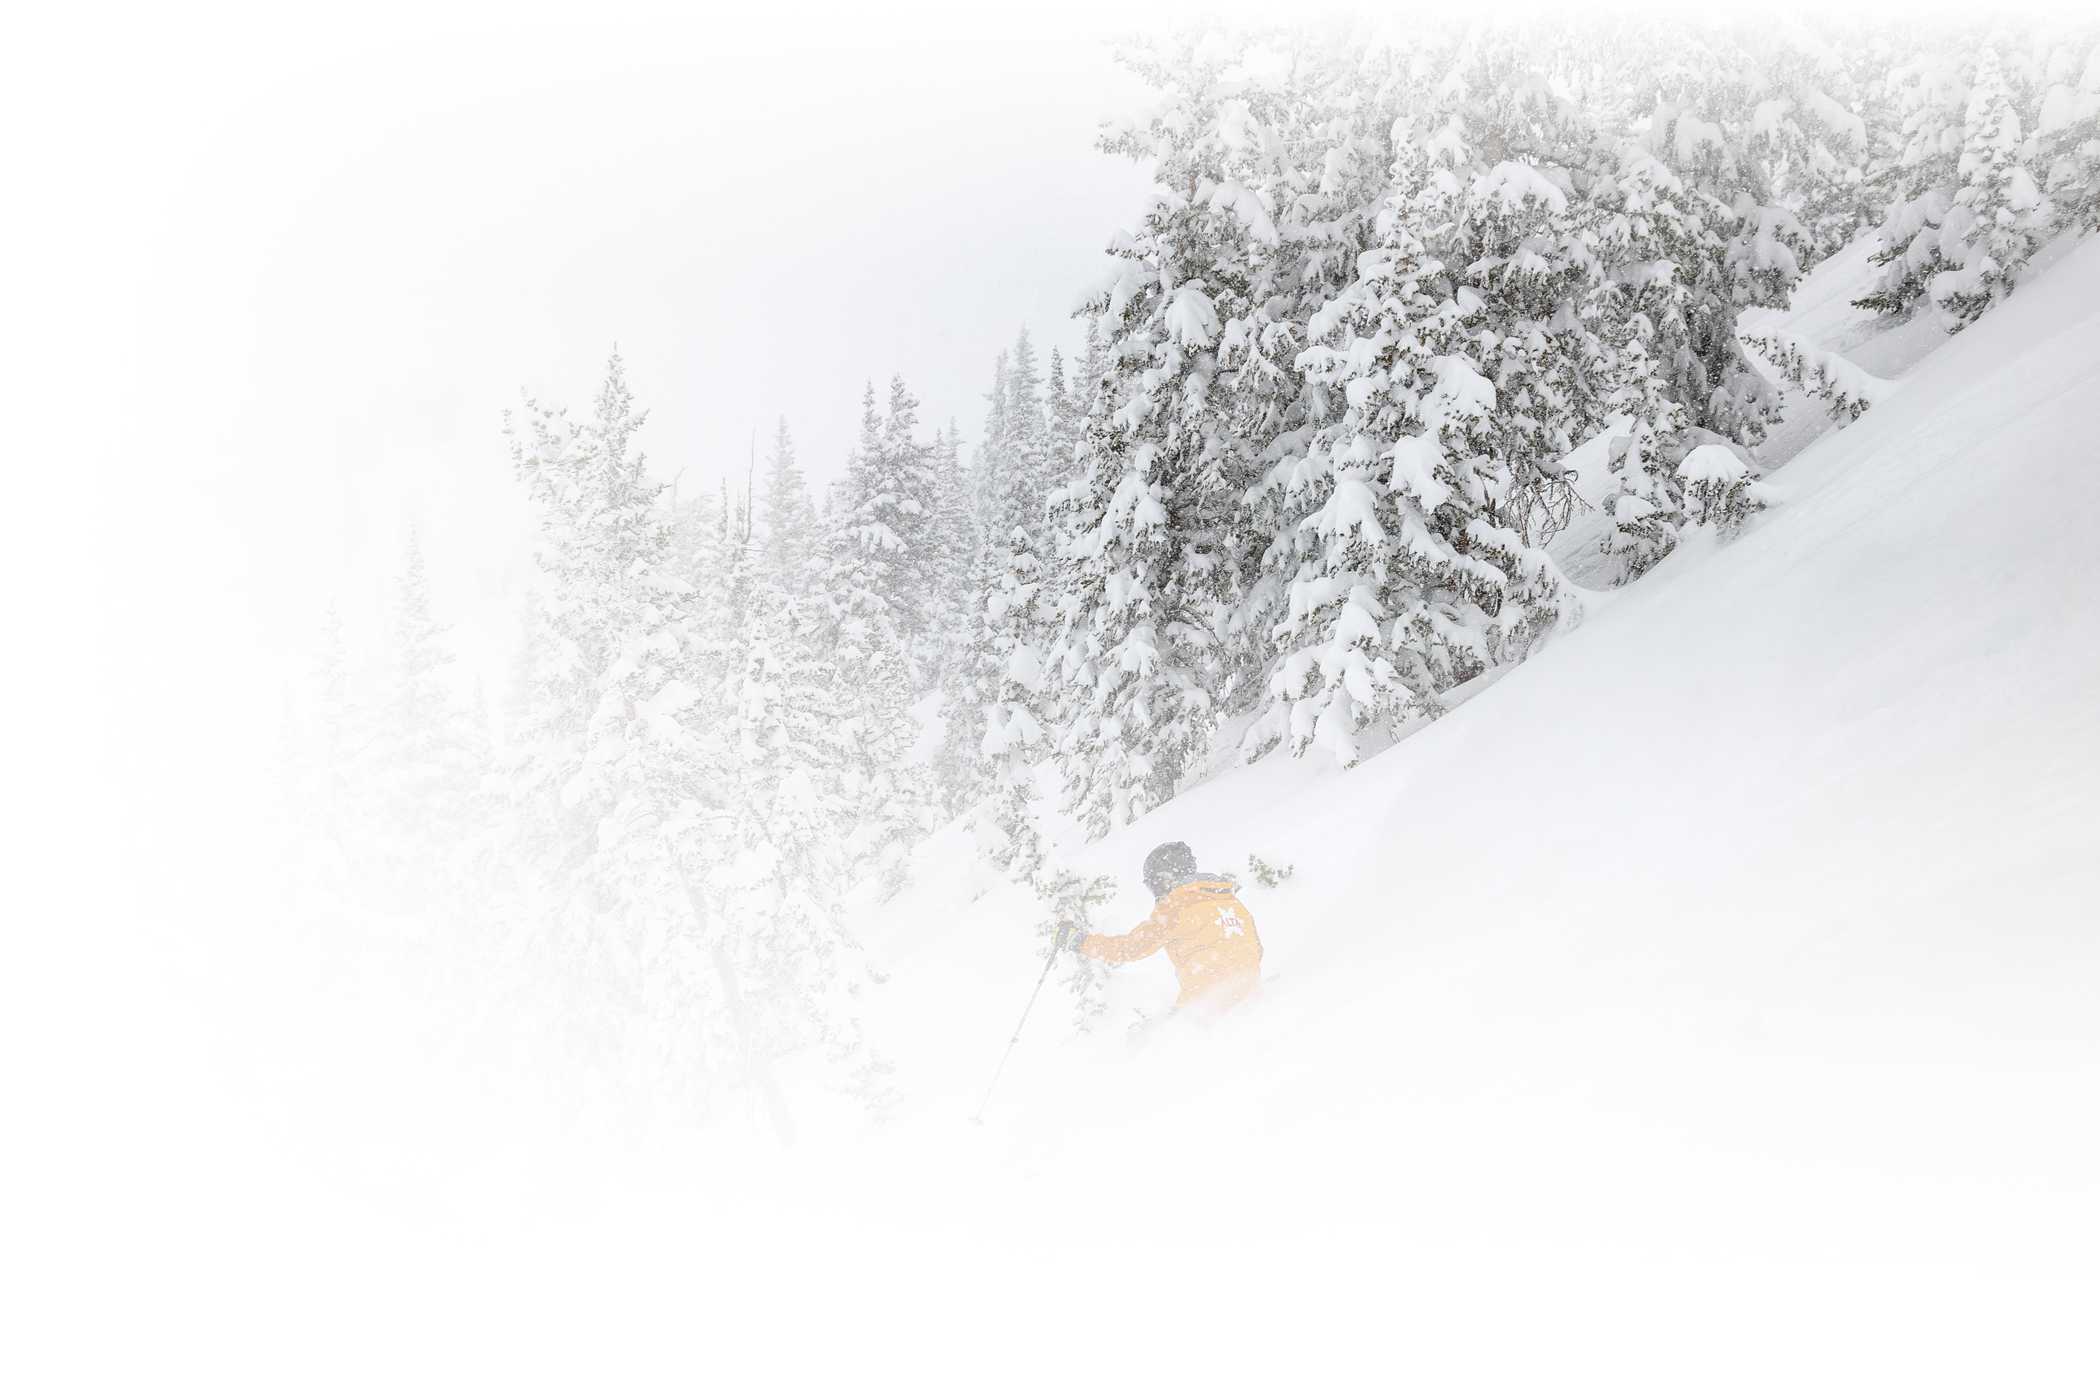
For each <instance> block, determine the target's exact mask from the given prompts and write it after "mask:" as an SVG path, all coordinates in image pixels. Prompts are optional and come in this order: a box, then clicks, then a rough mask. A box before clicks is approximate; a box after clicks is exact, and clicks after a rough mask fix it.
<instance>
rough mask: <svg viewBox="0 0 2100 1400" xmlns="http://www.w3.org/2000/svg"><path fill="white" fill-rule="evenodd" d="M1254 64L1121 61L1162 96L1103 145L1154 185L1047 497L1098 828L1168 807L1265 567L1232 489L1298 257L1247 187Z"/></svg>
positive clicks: (1226, 673) (1061, 652) (1214, 56)
mask: <svg viewBox="0 0 2100 1400" xmlns="http://www.w3.org/2000/svg"><path fill="white" fill-rule="evenodd" d="M1247 59H1248V55H1247V54H1245V53H1243V52H1241V51H1240V49H1239V48H1237V47H1235V46H1234V45H1232V44H1221V43H1215V42H1211V41H1208V40H1203V39H1196V40H1189V41H1184V42H1183V43H1182V44H1181V45H1180V46H1179V47H1178V48H1176V49H1173V50H1171V51H1168V52H1164V53H1159V52H1143V51H1139V52H1136V53H1133V54H1131V55H1128V56H1127V57H1126V61H1128V62H1129V63H1130V66H1132V67H1133V68H1134V69H1135V70H1136V71H1137V72H1139V74H1140V75H1141V76H1143V77H1145V78H1146V79H1147V80H1148V81H1150V82H1151V83H1152V84H1153V85H1154V87H1156V88H1157V89H1158V90H1159V91H1160V92H1161V93H1162V95H1163V100H1162V102H1161V105H1160V107H1159V108H1158V110H1156V111H1155V112H1154V113H1153V114H1152V115H1151V116H1150V117H1149V118H1148V119H1147V120H1146V121H1144V122H1143V123H1140V124H1137V125H1132V126H1128V127H1124V128H1121V129H1119V130H1116V131H1113V132H1111V133H1110V134H1109V135H1108V136H1107V137H1105V138H1104V140H1103V148H1104V149H1105V150H1107V151H1109V152H1111V153H1113V154H1121V155H1126V156H1129V157H1130V158H1132V159H1135V160H1140V161H1146V162H1149V163H1151V164H1152V165H1153V167H1154V171H1155V179H1156V182H1157V183H1156V187H1155V191H1154V196H1153V202H1152V205H1151V207H1150V208H1149V209H1148V210H1147V212H1146V215H1145V217H1144V220H1143V221H1142V223H1141V224H1140V226H1139V228H1138V230H1137V231H1136V232H1135V233H1133V234H1131V235H1129V236H1128V237H1126V238H1124V239H1123V240H1121V241H1119V242H1118V243H1117V244H1116V245H1115V246H1114V247H1113V248H1112V251H1113V252H1114V253H1115V254H1116V255H1117V256H1118V257H1119V258H1120V259H1121V260H1122V264H1123V266H1122V270H1121V271H1120V272H1119V274H1118V275H1117V276H1116V278H1115V279H1114V281H1113V282H1112V283H1111V285H1109V286H1108V287H1107V288H1105V289H1104V290H1102V291H1101V292H1099V293H1098V294H1097V295H1095V296H1094V297H1093V298H1092V299H1090V301H1089V302H1088V303H1087V306H1086V313H1087V314H1088V315H1089V316H1091V317H1093V318H1094V319H1095V321H1096V324H1097V328H1098V330H1099V332H1100V334H1101V335H1102V337H1103V339H1104V341H1105V342H1106V345H1107V349H1106V354H1107V358H1108V362H1109V363H1108V372H1107V373H1106V374H1105V375H1104V376H1103V379H1102V382H1101V385H1100V389H1099V392H1098V393H1097V394H1096V395H1095V397H1094V399H1093V402H1092V404H1091V406H1090V409H1089V413H1088V419H1087V424H1086V430H1085V432H1084V434H1083V435H1082V438H1081V442H1080V447H1079V454H1078V462H1077V466H1078V471H1077V473H1076V475H1075V477H1074V478H1073V480H1072V481H1071V482H1070V483H1069V484H1068V485H1067V486H1066V487H1065V488H1064V489H1063V490H1061V491H1060V492H1059V495H1058V502H1059V508H1060V511H1061V514H1062V520H1061V523H1060V526H1059V528H1060V530H1061V531H1062V533H1063V536H1064V545H1063V547H1064V549H1065V551H1066V561H1065V562H1066V564H1067V568H1066V569H1065V570H1064V571H1063V579H1064V586H1063V588H1062V590H1061V592H1062V595H1063V596H1062V597H1061V598H1060V601H1059V604H1058V607H1057V614H1058V616H1059V618H1060V622H1061V626H1062V634H1061V635H1062V640H1061V642H1060V645H1059V647H1058V649H1057V654H1056V657H1055V660H1054V662H1053V666H1054V674H1055V676H1056V687H1057V691H1058V703H1059V705H1060V707H1061V713H1062V714H1063V715H1064V717H1065V718H1064V722H1063V723H1062V725H1061V733H1060V735H1059V739H1058V744H1057V748H1058V763H1059V767H1060V770H1061V772H1062V773H1063V776H1064V786H1065V802H1066V805H1067V807H1068V808H1069V809H1070V810H1071V811H1073V812H1074V813H1075V814H1076V815H1077V816H1078V817H1079V818H1080V820H1081V821H1082V823H1083V824H1084V825H1085V827H1086V828H1087V829H1088V830H1089V831H1090V832H1093V833H1096V834H1099V833H1102V832H1105V831H1107V830H1108V829H1109V828H1111V827H1113V826H1117V825H1120V824H1122V823H1124V822H1126V821H1129V820H1131V819H1133V818H1135V817H1137V816H1139V815H1141V814H1142V813H1144V812H1146V811H1148V810H1150V809H1152V808H1154V807H1156V806H1158V805H1159V804H1160V803H1162V802H1164V801H1166V800H1167V799H1168V798H1169V797H1171V796H1172V795H1173V794H1174V792H1175V791H1176V789H1177V788H1178V787H1179V785H1180V783H1181V781H1182V779H1183V778H1184V777H1185V776H1186V775H1188V774H1189V773H1191V772H1192V771H1194V770H1195V768H1196V767H1197V765H1198V764H1200V763H1201V762H1202V761H1203V759H1204V756H1205V755H1206V753H1207V752H1208V748H1209V742H1210V737H1211V734H1212V732H1213V730H1214V729H1215V726H1216V724H1217V722H1218V715H1219V710H1220V705H1221V701H1223V700H1224V699H1225V698H1226V697H1227V696H1229V695H1230V694H1232V692H1233V690H1234V688H1235V684H1236V682H1237V681H1239V679H1240V676H1239V674H1238V669H1239V668H1237V667H1235V666H1234V665H1233V664H1232V661H1233V660H1234V659H1235V658H1233V657H1232V656H1231V654H1230V648H1231V646H1232V638H1231V637H1230V636H1229V635H1228V629H1229V627H1230V620H1231V618H1232V615H1233V612H1234V609H1235V608H1236V606H1237V604H1238V601H1239V598H1240V596H1241V594H1242V593H1243V592H1244V590H1245V589H1246V588H1247V587H1248V586H1249V585H1250V584H1251V583H1252V582H1253V579H1252V571H1253V569H1254V568H1255V566H1256V565H1258V562H1259V545H1258V542H1256V541H1254V540H1252V539H1251V538H1249V537H1248V532H1247V531H1245V530H1244V529H1243V528H1240V527H1241V526H1243V525H1244V523H1245V521H1244V505H1243V503H1244V500H1245V497H1246V493H1247V491H1248V489H1249V488H1250V487H1251V486H1252V485H1253V484H1254V482H1255V480H1256V479H1257V478H1258V476H1259V474H1260V471H1261V470H1262V465H1263V463H1262V458H1263V456H1264V453H1265V451H1266V448H1267V444H1268V440H1269V439H1270V438H1271V437H1273V436H1274V434H1275V433H1276V432H1277V431H1278V426H1277V424H1276V423H1275V422H1274V419H1275V418H1276V416H1277V415H1276V413H1275V412H1273V411H1272V406H1273V405H1274V404H1276V403H1278V402H1279V401H1284V402H1287V401H1290V400H1294V399H1295V397H1296V393H1297V386H1296V384H1295V382H1293V381H1292V380H1291V379H1290V378H1289V376H1288V375H1283V376H1279V375H1276V374H1274V373H1272V370H1273V369H1274V367H1275V366H1276V364H1277V363H1278V349H1279V347H1278V345H1277V342H1276V341H1275V339H1274V338H1273V337H1272V336H1271V335H1270V334H1269V331H1268V327H1269V325H1270V317H1269V316H1268V315H1267V308H1268V306H1269V305H1270V302H1271V296H1272V291H1280V287H1279V286H1278V283H1279V281H1280V279H1281V277H1282V276H1283V273H1284V270H1285V269H1288V268H1292V267H1294V264H1292V263H1291V262H1290V261H1289V260H1288V259H1287V258H1279V257H1278V256H1277V253H1276V249H1277V247H1278V245H1279V243H1280V241H1281V240H1280V237H1279V234H1278V231H1277V228H1276V225H1275V222H1274V219H1273V217H1272V214H1271V212H1270V209H1269V208H1268V206H1267V205H1266V204H1265V202H1264V200H1263V198H1262V196H1261V194H1260V193H1259V192H1258V191H1259V190H1260V189H1261V188H1262V187H1264V186H1265V185H1268V184H1271V183H1273V180H1272V178H1271V172H1272V167H1273V165H1274V163H1275V161H1276V159H1277V157H1278V156H1279V154H1280V150H1279V146H1278V144H1277V143H1275V142H1272V141H1270V140H1269V139H1268V137H1267V132H1268V131H1269V130H1270V129H1271V128H1270V126H1269V124H1268V122H1267V120H1266V119H1267V117H1268V116H1270V115H1271V114H1272V109H1274V108H1276V107H1278V106H1279V105H1281V104H1282V102H1283V99H1282V97H1281V96H1280V95H1279V90H1278V89H1277V88H1276V87H1275V86H1274V85H1273V84H1270V83H1266V82H1264V81H1263V80H1262V76H1261V72H1260V70H1259V69H1258V68H1257V67H1256V66H1254V65H1251V64H1250V63H1248V62H1247ZM1285 363H1287V359H1286V360H1285ZM1250 430H1251V432H1250Z"/></svg>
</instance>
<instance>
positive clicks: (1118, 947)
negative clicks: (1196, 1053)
mask: <svg viewBox="0 0 2100 1400" xmlns="http://www.w3.org/2000/svg"><path fill="white" fill-rule="evenodd" d="M1145 884H1146V886H1147V887H1148V888H1149V889H1150V890H1151V891H1152V894H1153V897H1154V898H1155V899H1156V900H1157V901H1158V902H1157V903H1155V904H1154V905H1153V906H1152V913H1151V914H1150V915H1149V916H1148V917H1147V918H1146V919H1145V921H1144V922H1143V923H1141V924H1139V925H1138V926H1137V927H1136V928H1134V929H1132V930H1131V931H1130V932H1128V933H1126V934H1122V935H1119V936H1113V935H1109V934H1100V933H1095V934H1088V935H1087V936H1086V937H1085V938H1083V939H1081V940H1079V942H1078V944H1077V947H1078V951H1079V953H1080V955H1081V956H1082V957H1089V958H1099V959H1100V960H1101V961H1103V962H1108V963H1126V962H1135V961H1137V960H1138V959H1139V958H1149V957H1151V956H1152V955H1153V954H1154V953H1158V952H1164V953H1166V955H1167V961H1169V962H1170V963H1172V964H1173V965H1174V975H1175V977H1176V978H1178V979H1179V980H1180V982H1181V996H1180V998H1179V999H1178V1000H1176V1002H1175V1003H1174V1004H1175V1006H1177V1007H1182V1006H1193V1005H1197V1004H1199V1003H1200V1004H1201V1005H1203V1006H1205V1007H1222V1006H1229V1005H1232V1004H1233V1003H1235V1002H1238V1001H1240V1000H1242V999H1244V998H1245V997H1246V996H1247V994H1248V993H1249V992H1252V991H1253V990H1254V988H1255V986H1256V985H1257V984H1258V983H1259V981H1260V980H1261V938H1260V936H1259V935H1257V934H1256V933H1255V931H1254V916H1253V915H1252V914H1250V913H1248V912H1247V906H1246V905H1244V904H1242V903H1240V901H1239V886H1238V885H1237V884H1236V883H1235V882H1234V881H1232V880H1230V879H1227V878H1225V877H1224V876H1220V875H1206V874H1203V873H1202V872H1201V871H1199V870H1197V869H1196V857H1195V856H1194V854H1192V853H1191V852H1190V850H1189V848H1188V847H1187V846H1186V845H1185V844H1183V843H1182V842H1179V841H1171V842H1169V843H1167V844H1166V845H1164V846H1160V847H1158V848H1156V849H1155V850H1154V851H1153V852H1152V854H1151V855H1149V856H1147V857H1145Z"/></svg>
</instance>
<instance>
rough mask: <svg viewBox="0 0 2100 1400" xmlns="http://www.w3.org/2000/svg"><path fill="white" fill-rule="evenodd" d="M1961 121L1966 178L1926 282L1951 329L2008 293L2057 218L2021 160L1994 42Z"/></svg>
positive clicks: (1959, 173)
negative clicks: (1938, 265)
mask: <svg viewBox="0 0 2100 1400" xmlns="http://www.w3.org/2000/svg"><path fill="white" fill-rule="evenodd" d="M1962 126H1963V130H1962V150H1961V157H1960V159H1959V161H1958V162H1957V163H1956V167H1955V174H1956V177H1957V178H1958V179H1959V180H1960V181H1961V182H1962V183H1961V187H1960V188H1959V189H1958V190H1957V191H1956V192H1955V195H1954V203H1953V206H1952V207H1951V208H1950V209H1949V210H1948V211H1947V213H1946V214H1945V215H1944V216H1943V217H1942V219H1941V221H1940V256H1941V259H1942V261H1943V262H1944V263H1945V264H1946V266H1945V268H1944V270H1942V271H1940V272H1938V273H1936V274H1934V276H1933V277H1932V280H1931V283H1930V284H1929V289H1930V291H1931V294H1932V299H1933V303H1934V305H1936V306H1937V307H1938V308H1939V310H1940V313H1941V315H1942V316H1943V317H1944V318H1945V320H1946V321H1947V323H1948V328H1949V329H1950V330H1960V329H1962V328H1963V327H1966V326H1968V325H1969V324H1971V323H1972V322H1974V321H1975V319H1976V318H1977V317H1978V316H1981V315H1982V314H1983V313H1984V312H1985V311H1986V310H1988V309H1989V308H1990V307H1991V305H1992V304H1993V303H1994V302H1998V301H2001V300H2003V299H2004V298H2005V297H2007V296H2009V295H2011V293H2012V290H2013V287H2014V285H2015V283H2017V282H2018V280H2019V276H2020V273H2021V271H2022V270H2023V269H2024V268H2025V267H2026V266H2027V260H2028V259H2029V258H2030V257H2032V256H2033V255H2034V251H2035V249H2036V248H2037V247H2039V246H2040V245H2041V236H2042V232H2043V230H2045V229H2047V228H2048V227H2049V225H2050V223H2051V221H2052V211H2051V210H2050V209H2049V207H2048V202H2047V200H2046V199H2045V198H2044V197H2043V195H2042V193H2041V191H2040V189H2039V188H2038V187H2037V185H2036V183H2035V179H2034V177H2033V176H2032V175H2031V174H2029V173H2028V171H2027V169H2026V167H2025V166H2024V165H2023V164H2022V163H2021V160H2020V152H2021V145H2022V143H2021V136H2020V118H2019V114H2018V113H2017V112H2015V111H2014V110H2013V103H2012V95H2011V93H2010V92H2009V90H2008V87H2007V83H2006V78H2005V73H2004V71H2003V69H2002V68H2001V67H2000V66H1999V63H1998V55H1997V52H1996V50H1995V49H1993V48H1991V47H1989V46H1986V47H1985V48H1984V50H1983V53H1982V54H1981V56H1980V57H1979V58H1978V60H1977V64H1976V77H1975V80H1974V82H1973V83H1972V84H1971V86H1970V90H1969V101H1968V109H1967V112H1966V114H1965V116H1964V119H1963V124H1962Z"/></svg>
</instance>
